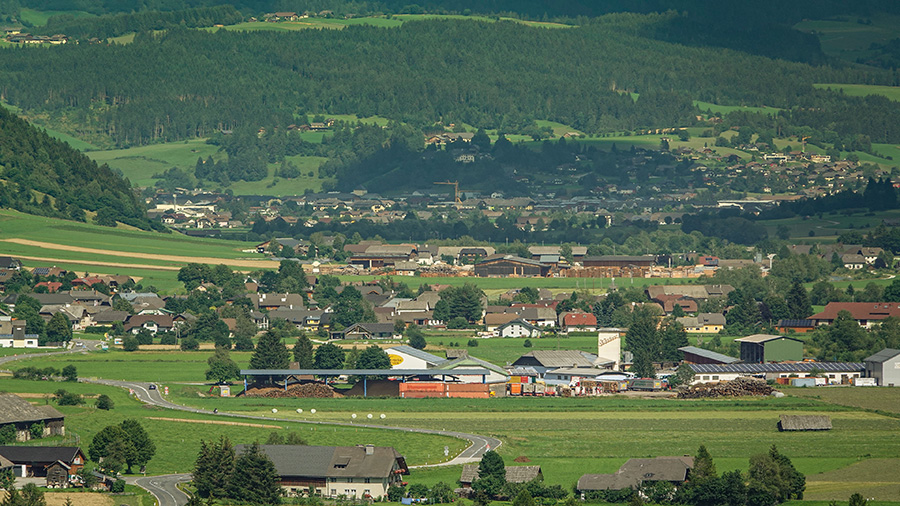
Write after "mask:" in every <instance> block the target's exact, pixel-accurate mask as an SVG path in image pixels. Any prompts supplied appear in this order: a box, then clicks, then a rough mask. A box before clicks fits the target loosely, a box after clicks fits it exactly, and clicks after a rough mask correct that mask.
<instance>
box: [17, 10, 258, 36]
mask: <svg viewBox="0 0 900 506" xmlns="http://www.w3.org/2000/svg"><path fill="white" fill-rule="evenodd" d="M243 19H244V16H243V15H242V14H241V13H240V12H238V11H237V10H236V9H235V8H234V7H232V6H230V5H222V6H218V7H197V8H193V9H184V10H177V11H142V12H127V13H119V14H113V15H106V16H100V17H91V16H82V17H75V15H73V14H56V15H53V16H50V18H49V19H48V20H47V24H46V25H44V26H42V27H36V28H35V29H34V30H32V32H34V33H35V34H45V35H53V34H57V33H63V34H65V35H67V36H69V38H71V39H80V40H84V41H86V40H87V39H91V38H98V39H107V38H110V37H118V36H119V35H125V34H128V33H133V32H145V31H148V30H168V29H170V28H175V27H180V26H183V27H187V28H200V27H206V26H213V25H216V24H222V25H231V24H235V23H239V22H241V21H243Z"/></svg>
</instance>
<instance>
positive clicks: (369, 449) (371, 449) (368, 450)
mask: <svg viewBox="0 0 900 506" xmlns="http://www.w3.org/2000/svg"><path fill="white" fill-rule="evenodd" d="M366 455H375V445H366Z"/></svg>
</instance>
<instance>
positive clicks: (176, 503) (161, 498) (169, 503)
mask: <svg viewBox="0 0 900 506" xmlns="http://www.w3.org/2000/svg"><path fill="white" fill-rule="evenodd" d="M125 481H127V482H128V483H130V484H133V485H137V486H139V487H141V488H143V489H145V490H147V491H148V492H150V493H151V494H153V496H154V497H156V501H157V503H159V506H183V505H184V504H187V502H188V495H187V494H185V493H184V492H182V491H181V490H179V489H178V486H177V485H178V484H179V483H182V482H186V481H191V475H189V474H166V475H162V476H148V477H144V478H135V477H128V478H125Z"/></svg>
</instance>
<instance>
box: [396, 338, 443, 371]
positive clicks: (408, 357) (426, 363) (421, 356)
mask: <svg viewBox="0 0 900 506" xmlns="http://www.w3.org/2000/svg"><path fill="white" fill-rule="evenodd" d="M384 351H385V352H386V353H387V354H388V357H390V359H391V369H398V370H403V369H430V368H432V367H437V366H438V365H440V364H443V363H444V362H447V359H445V358H441V357H438V356H437V355H432V354H431V353H428V352H427V351H422V350H418V349H416V348H413V347H412V346H407V345H405V344H402V345H400V346H394V347H393V348H388V349H386V350H384Z"/></svg>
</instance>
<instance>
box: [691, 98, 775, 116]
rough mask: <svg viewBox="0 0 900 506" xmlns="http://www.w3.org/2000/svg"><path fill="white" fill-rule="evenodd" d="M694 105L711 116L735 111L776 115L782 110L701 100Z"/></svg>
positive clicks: (695, 101)
mask: <svg viewBox="0 0 900 506" xmlns="http://www.w3.org/2000/svg"><path fill="white" fill-rule="evenodd" d="M694 105H695V106H697V108H698V109H700V111H702V112H705V113H709V114H715V113H720V114H723V115H724V114H728V113H730V112H734V111H744V112H758V113H762V114H775V113H777V112H778V111H780V110H781V109H778V108H776V107H752V106H746V105H719V104H714V103H712V102H703V101H700V100H694Z"/></svg>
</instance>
